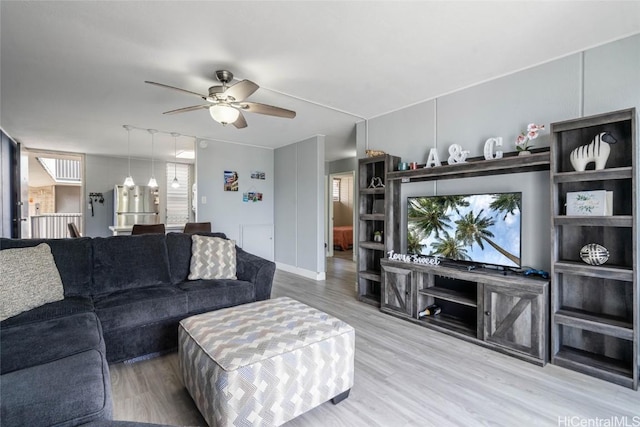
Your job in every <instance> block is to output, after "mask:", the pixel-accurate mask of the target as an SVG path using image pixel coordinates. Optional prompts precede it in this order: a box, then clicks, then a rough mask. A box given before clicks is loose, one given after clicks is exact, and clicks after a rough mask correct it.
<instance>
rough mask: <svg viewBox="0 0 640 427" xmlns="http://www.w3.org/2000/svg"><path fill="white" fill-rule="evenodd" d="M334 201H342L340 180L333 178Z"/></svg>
mask: <svg viewBox="0 0 640 427" xmlns="http://www.w3.org/2000/svg"><path fill="white" fill-rule="evenodd" d="M332 193H333V201H334V202H339V201H340V179H339V178H333V190H332Z"/></svg>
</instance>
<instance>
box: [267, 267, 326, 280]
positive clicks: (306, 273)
mask: <svg viewBox="0 0 640 427" xmlns="http://www.w3.org/2000/svg"><path fill="white" fill-rule="evenodd" d="M276 268H277V269H278V270H282V271H286V272H287V273H292V274H297V275H298V276H302V277H306V278H307V279H311V280H317V281H321V280H325V279H326V278H327V275H326V273H325V272H323V271H322V272H317V271H310V270H305V269H304V268H300V267H294V266H293V265H289V264H283V263H281V262H276Z"/></svg>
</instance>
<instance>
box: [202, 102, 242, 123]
mask: <svg viewBox="0 0 640 427" xmlns="http://www.w3.org/2000/svg"><path fill="white" fill-rule="evenodd" d="M209 114H211V117H212V118H213V120H215V121H216V122H218V123H222V124H223V125H228V124H229V123H233V122H235V121H236V120H237V119H238V116H240V111H238V110H236V109H235V108H233V107H230V106H229V105H227V104H217V105H214V106H213V107H209Z"/></svg>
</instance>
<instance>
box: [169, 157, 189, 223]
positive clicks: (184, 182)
mask: <svg viewBox="0 0 640 427" xmlns="http://www.w3.org/2000/svg"><path fill="white" fill-rule="evenodd" d="M174 166H175V175H174ZM190 170H191V167H190V165H185V164H182V163H167V224H184V223H186V222H189V209H190V206H189V205H190V204H189V195H190V192H191V186H190V184H189V183H190V182H191V180H190V176H189V174H190ZM174 176H175V177H176V178H178V182H179V183H180V187H178V188H173V187H172V186H171V184H172V183H173V178H174Z"/></svg>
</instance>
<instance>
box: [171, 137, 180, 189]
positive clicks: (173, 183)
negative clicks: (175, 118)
mask: <svg viewBox="0 0 640 427" xmlns="http://www.w3.org/2000/svg"><path fill="white" fill-rule="evenodd" d="M171 136H172V137H173V181H171V188H180V182H178V173H177V167H178V166H177V164H176V163H177V160H178V149H177V139H178V137H179V136H180V134H179V133H175V132H172V133H171Z"/></svg>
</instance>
